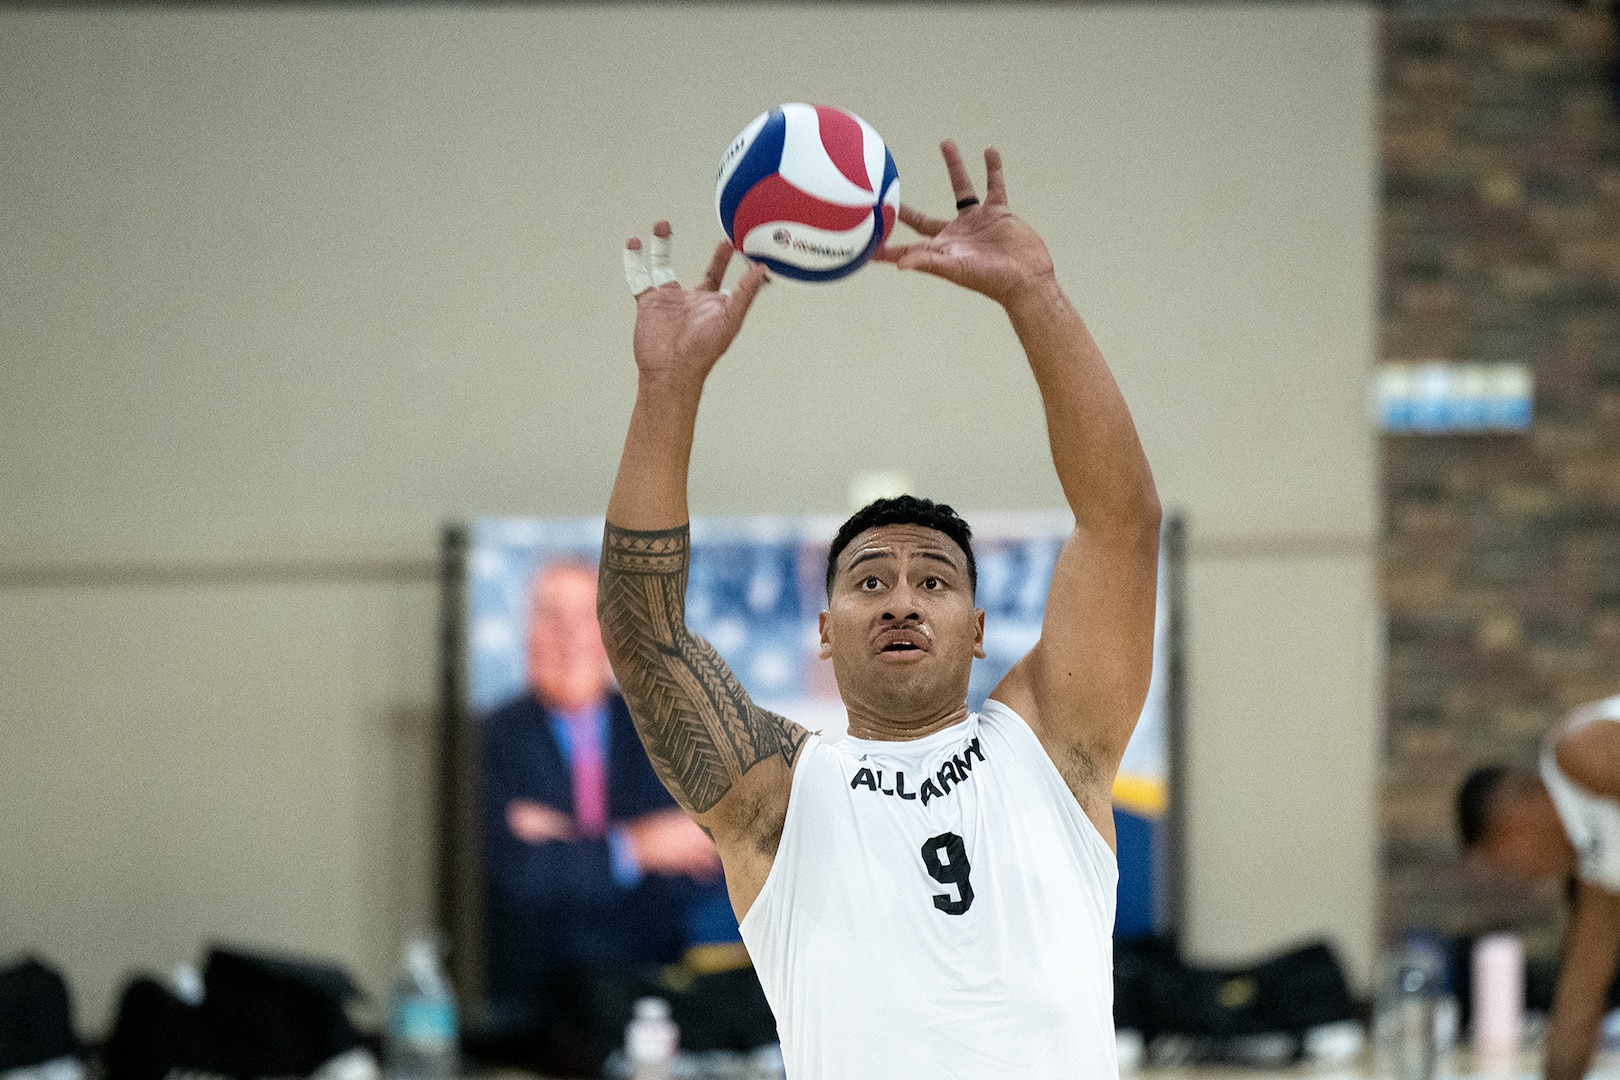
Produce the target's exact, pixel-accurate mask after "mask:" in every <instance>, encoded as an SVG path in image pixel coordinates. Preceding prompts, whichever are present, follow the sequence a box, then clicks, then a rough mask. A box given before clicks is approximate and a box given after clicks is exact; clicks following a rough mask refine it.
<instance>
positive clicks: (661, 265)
mask: <svg viewBox="0 0 1620 1080" xmlns="http://www.w3.org/2000/svg"><path fill="white" fill-rule="evenodd" d="M669 248H670V237H668V236H656V235H655V236H654V237H653V238H652V249H651V251H649V252H648V259H647V262H648V264H649V265H650V266H651V267H652V283H653V284H654V285H667V284H669V283H670V282H671V281H674V280H675V267H674V265H673V264H672V262H671V260H670V256H669Z"/></svg>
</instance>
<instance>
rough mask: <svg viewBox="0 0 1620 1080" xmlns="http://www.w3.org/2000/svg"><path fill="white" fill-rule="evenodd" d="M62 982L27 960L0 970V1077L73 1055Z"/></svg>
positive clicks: (50, 971) (74, 1041)
mask: <svg viewBox="0 0 1620 1080" xmlns="http://www.w3.org/2000/svg"><path fill="white" fill-rule="evenodd" d="M78 1052H79V1040H78V1037H77V1036H76V1035H75V1034H74V1033H73V1008H72V1003H71V1002H70V1001H69V999H68V988H67V981H66V980H65V979H63V978H62V976H61V974H60V973H58V972H57V971H56V970H54V969H53V968H49V967H46V966H45V965H44V964H42V963H40V962H39V961H38V960H36V959H34V958H32V957H29V958H27V959H25V960H22V961H20V962H18V963H16V964H14V965H12V966H11V967H8V968H5V969H4V970H0V1072H8V1071H10V1070H12V1069H24V1068H27V1067H29V1066H31V1065H43V1064H44V1063H45V1062H47V1061H54V1060H56V1059H57V1058H60V1057H69V1056H73V1055H76V1054H78Z"/></svg>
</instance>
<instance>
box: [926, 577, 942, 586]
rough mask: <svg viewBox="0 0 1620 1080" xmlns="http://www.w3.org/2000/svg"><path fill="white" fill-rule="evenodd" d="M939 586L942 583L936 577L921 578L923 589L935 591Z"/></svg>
mask: <svg viewBox="0 0 1620 1080" xmlns="http://www.w3.org/2000/svg"><path fill="white" fill-rule="evenodd" d="M941 584H943V583H942V582H941V581H940V580H939V578H937V577H926V578H923V583H922V587H923V588H925V589H937V588H939V587H940V585H941Z"/></svg>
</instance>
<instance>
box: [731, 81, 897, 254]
mask: <svg viewBox="0 0 1620 1080" xmlns="http://www.w3.org/2000/svg"><path fill="white" fill-rule="evenodd" d="M715 207H716V209H717V210H718V211H719V214H720V226H721V228H723V229H725V230H726V236H727V237H729V238H730V239H731V243H732V246H733V247H735V248H736V249H737V250H738V251H740V252H742V253H743V254H744V255H746V256H748V257H749V258H750V259H753V260H755V261H756V262H762V263H764V264H765V265H766V266H768V267H770V268H771V270H772V271H774V272H775V273H778V274H781V275H783V276H785V277H790V278H797V279H799V280H800V281H832V280H835V279H837V278H841V277H844V276H845V275H846V274H851V273H853V272H854V271H856V270H858V269H860V267H861V264H862V263H864V262H866V260H867V259H869V258H871V256H872V253H873V252H875V251H876V250H877V249H878V248H879V247H881V246H882V244H883V241H884V240H885V239H887V237H888V235H889V233H890V231H891V230H892V229H893V228H894V219H895V216H896V214H898V213H899V208H900V180H899V174H898V173H897V172H896V171H895V167H894V157H893V155H891V154H890V153H889V149H888V147H886V146H885V145H884V144H883V139H882V138H880V137H879V136H878V133H877V132H876V131H875V130H873V128H872V125H870V124H868V123H867V122H866V121H865V120H862V119H861V118H860V117H858V116H856V115H855V114H854V113H851V112H845V111H844V110H843V109H835V108H833V107H832V106H830V105H801V104H793V105H782V106H779V107H778V108H775V109H771V110H770V111H768V112H764V113H761V114H760V115H759V116H757V117H755V118H754V121H753V122H752V123H751V124H749V125H748V126H747V127H745V128H743V130H742V133H741V134H740V135H738V136H737V137H736V138H735V139H733V140H732V141H731V145H730V146H728V147H727V148H726V152H725V154H723V155H722V156H721V158H720V176H719V179H718V180H717V182H716V184H715Z"/></svg>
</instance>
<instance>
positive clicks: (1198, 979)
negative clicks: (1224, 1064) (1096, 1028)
mask: <svg viewBox="0 0 1620 1080" xmlns="http://www.w3.org/2000/svg"><path fill="white" fill-rule="evenodd" d="M1114 973H1115V1019H1116V1023H1117V1024H1118V1025H1119V1026H1120V1027H1130V1028H1135V1029H1136V1030H1138V1031H1140V1032H1142V1034H1143V1035H1144V1036H1145V1037H1146V1038H1148V1039H1150V1040H1151V1039H1152V1038H1153V1037H1154V1036H1156V1035H1160V1034H1165V1033H1170V1034H1177V1035H1191V1036H1200V1037H1205V1038H1209V1039H1215V1040H1220V1039H1230V1038H1234V1037H1239V1036H1248V1035H1272V1034H1287V1035H1293V1036H1301V1035H1303V1034H1304V1033H1305V1032H1306V1031H1307V1030H1309V1029H1310V1028H1313V1027H1316V1026H1318V1025H1321V1024H1330V1023H1334V1022H1336V1021H1340V1020H1349V1019H1352V1018H1353V1017H1354V1016H1355V1002H1354V1001H1353V1000H1352V998H1351V997H1350V988H1349V985H1348V983H1347V982H1346V980H1345V977H1344V969H1343V967H1341V966H1340V964H1339V960H1338V957H1337V956H1335V955H1334V953H1333V950H1332V949H1331V948H1329V947H1328V945H1326V944H1325V943H1323V942H1312V943H1310V944H1308V945H1304V946H1301V947H1299V948H1297V949H1292V950H1290V951H1288V952H1285V953H1281V954H1279V955H1277V956H1275V957H1272V958H1270V959H1268V960H1265V961H1262V962H1261V963H1258V964H1253V965H1248V966H1242V967H1221V968H1215V967H1199V966H1196V965H1192V964H1188V963H1186V962H1185V961H1183V960H1182V958H1181V956H1180V954H1179V953H1178V952H1177V950H1176V948H1175V946H1174V944H1173V943H1171V942H1167V941H1164V940H1162V939H1153V938H1150V939H1141V940H1138V941H1134V942H1121V943H1119V945H1118V946H1117V948H1116V953H1115V960H1114Z"/></svg>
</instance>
